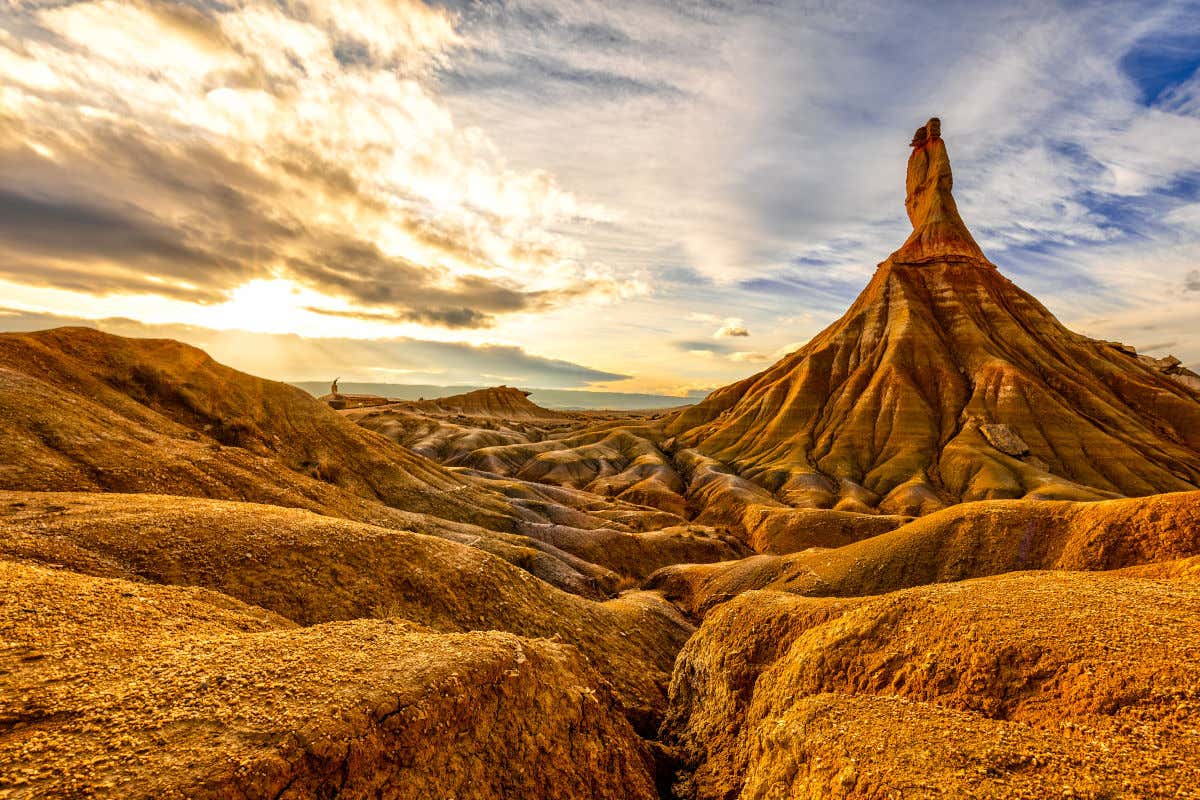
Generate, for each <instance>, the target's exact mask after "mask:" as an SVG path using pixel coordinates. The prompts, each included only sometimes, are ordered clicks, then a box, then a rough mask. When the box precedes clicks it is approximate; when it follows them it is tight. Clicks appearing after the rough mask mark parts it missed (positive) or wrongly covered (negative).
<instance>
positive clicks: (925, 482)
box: [668, 121, 1200, 514]
mask: <svg viewBox="0 0 1200 800" xmlns="http://www.w3.org/2000/svg"><path fill="white" fill-rule="evenodd" d="M934 122H935V121H931V123H930V125H929V126H926V128H925V129H923V130H925V131H926V134H925V138H921V137H920V136H918V140H917V141H916V142H915V143H914V150H913V154H912V156H911V158H910V161H909V181H908V184H909V185H908V198H907V202H906V206H907V208H908V212H909V216H910V219H911V220H912V223H913V233H912V236H910V237H909V239H908V241H907V242H905V244H904V245H903V246H902V247H901V248H900V249H899V250H897V251H896V252H895V253H894V254H892V256H891V257H890V258H888V259H887V260H886V261H884V262H883V263H882V264H880V265H879V268H878V269H877V271H876V273H875V276H874V277H873V278H872V280H871V282H870V284H869V285H868V286H867V288H866V289H865V290H864V291H863V293H862V294H861V295H859V297H858V299H857V300H856V301H855V302H854V304H853V305H852V306H851V308H850V310H849V311H847V312H846V314H845V315H844V316H843V317H842V318H841V319H839V320H838V321H837V322H835V323H833V324H832V325H831V326H830V327H828V328H826V329H825V330H824V331H822V332H821V333H819V334H818V335H817V336H816V337H814V338H813V340H812V341H810V342H809V343H808V344H806V345H805V346H804V347H802V348H801V349H800V350H798V351H796V352H795V353H792V354H791V355H789V356H787V357H786V358H784V359H783V360H782V361H780V362H778V363H776V364H775V365H774V366H772V367H770V368H769V369H767V370H766V371H764V372H762V373H759V374H758V375H755V376H753V377H750V378H748V379H746V380H744V381H742V382H740V383H737V384H733V385H731V386H727V387H725V388H723V389H719V390H717V391H716V392H714V393H713V394H711V395H709V397H707V398H706V399H705V400H704V401H703V402H702V403H700V404H699V405H697V406H695V407H693V408H690V409H686V410H684V411H682V412H680V413H679V414H678V415H677V416H676V417H675V418H674V419H673V420H671V421H670V422H669V424H668V431H669V432H670V433H673V434H675V435H676V436H677V440H678V442H679V445H680V446H681V447H690V448H695V449H696V450H698V451H699V452H700V453H702V454H704V455H705V456H707V457H710V458H713V459H716V460H717V461H719V462H721V463H723V464H725V465H728V466H729V467H730V468H732V469H733V470H734V471H735V472H736V473H737V474H738V475H740V476H741V477H742V478H745V479H749V480H750V481H753V482H754V483H755V484H757V485H759V486H761V487H763V488H764V489H766V490H767V491H768V492H770V493H771V494H772V495H773V496H774V497H775V498H776V499H777V500H779V501H781V502H782V503H784V504H786V505H789V506H793V507H817V508H837V509H841V510H847V511H867V512H875V511H882V512H886V513H895V514H925V513H929V512H931V511H935V510H938V509H940V508H944V507H946V506H948V505H951V504H954V503H959V502H964V501H971V500H985V499H994V498H1020V497H1028V498H1046V499H1048V498H1064V499H1081V500H1084V499H1100V498H1104V497H1114V496H1119V495H1124V496H1135V495H1147V494H1153V493H1157V492H1170V491H1184V490H1188V489H1194V488H1197V487H1200V395H1197V394H1196V393H1194V392H1192V391H1191V390H1189V389H1188V388H1186V387H1184V386H1182V385H1180V384H1179V383H1178V382H1176V381H1174V380H1172V379H1171V378H1170V377H1168V376H1166V375H1164V374H1162V373H1161V372H1160V371H1159V370H1156V369H1154V368H1152V367H1150V366H1148V365H1146V364H1144V363H1141V362H1139V361H1138V360H1136V359H1131V358H1129V357H1128V356H1127V355H1125V354H1123V353H1121V352H1119V351H1117V350H1115V349H1114V348H1112V347H1111V346H1109V345H1108V344H1107V343H1105V342H1100V341H1096V340H1092V339H1088V338H1087V337H1084V336H1081V335H1079V334H1076V333H1073V332H1072V331H1070V330H1068V329H1067V328H1066V327H1064V326H1063V325H1062V323H1060V322H1059V321H1058V320H1057V319H1056V318H1055V317H1054V315H1053V314H1051V313H1050V312H1049V311H1048V310H1047V309H1046V308H1045V307H1044V306H1043V305H1042V304H1041V303H1039V302H1038V301H1037V300H1036V299H1034V298H1033V297H1032V296H1031V295H1029V294H1028V293H1027V292H1025V291H1023V290H1021V289H1020V288H1019V287H1017V286H1016V285H1014V284H1013V283H1012V282H1011V281H1009V280H1008V279H1007V278H1005V277H1004V276H1003V275H1001V274H1000V273H999V271H998V270H997V269H996V268H995V267H994V266H993V265H992V264H991V263H989V262H988V261H987V260H986V259H985V258H984V257H983V254H982V252H981V251H980V250H979V247H978V245H976V244H975V242H974V239H973V238H972V237H971V235H970V232H969V231H967V229H966V226H965V225H964V224H963V222H962V219H961V218H960V216H959V214H958V211H957V208H956V207H955V204H954V198H953V196H952V194H951V186H952V178H951V173H950V165H949V160H948V157H947V155H946V148H945V143H944V142H943V141H942V139H941V138H940V129H939V128H938V126H936V125H934V124H933V123H934ZM1016 442H1020V443H1023V444H1024V445H1025V447H1021V448H1016V449H1014V446H1012V445H1013V443H1016Z"/></svg>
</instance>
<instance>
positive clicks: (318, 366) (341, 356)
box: [0, 309, 629, 389]
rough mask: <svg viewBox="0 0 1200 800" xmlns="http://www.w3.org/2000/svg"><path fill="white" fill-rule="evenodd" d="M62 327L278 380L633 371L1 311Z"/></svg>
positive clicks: (409, 343) (558, 380)
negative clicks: (191, 350)
mask: <svg viewBox="0 0 1200 800" xmlns="http://www.w3.org/2000/svg"><path fill="white" fill-rule="evenodd" d="M64 325H83V326H86V327H94V328H99V329H100V330H104V331H107V332H109V333H114V334H117V335H119V336H136V337H153V338H170V339H177V340H179V341H183V342H187V343H188V344H192V345H195V346H197V347H200V348H201V349H203V350H205V351H206V352H208V354H209V355H211V356H212V357H213V358H215V359H217V360H218V361H220V362H222V363H224V364H228V365H229V366H232V367H236V368H237V369H241V370H243V371H246V372H249V373H252V374H256V375H265V376H269V377H272V378H276V379H279V380H296V381H300V380H327V379H328V378H329V377H330V376H333V375H341V376H342V377H343V378H344V379H346V380H348V381H349V380H359V381H378V380H383V381H387V380H391V381H395V382H402V383H422V382H434V383H446V384H459V383H462V384H485V385H486V384H488V383H490V382H494V380H491V377H494V376H504V378H505V379H506V380H508V381H511V382H513V383H519V384H524V385H530V386H541V387H545V388H564V389H565V388H578V387H586V386H590V385H593V384H598V383H609V382H612V381H619V380H624V379H627V378H628V377H629V376H628V375H622V374H620V373H614V372H607V371H604V370H598V369H592V368H590V367H587V366H584V365H582V364H576V363H573V362H570V361H566V360H562V359H554V358H545V357H542V356H538V355H534V354H531V353H528V352H526V351H525V350H524V349H522V348H520V347H513V346H507V345H479V346H472V345H468V344H463V343H459V342H437V341H424V340H419V339H408V338H390V339H378V340H373V339H345V338H324V337H301V336H298V335H296V334H263V333H250V332H247V331H237V330H232V331H218V330H213V329H210V328H201V327H196V326H186V325H147V324H144V323H141V322H137V321H134V320H128V319H104V320H85V319H79V318H72V317H64V316H60V315H56V314H48V313H39V312H28V311H20V310H15V309H0V330H8V331H32V330H42V329H46V328H52V327H59V326H64Z"/></svg>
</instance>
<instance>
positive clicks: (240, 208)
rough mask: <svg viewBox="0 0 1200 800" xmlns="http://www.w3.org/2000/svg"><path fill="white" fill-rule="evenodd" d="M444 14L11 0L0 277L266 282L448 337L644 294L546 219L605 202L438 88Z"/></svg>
mask: <svg viewBox="0 0 1200 800" xmlns="http://www.w3.org/2000/svg"><path fill="white" fill-rule="evenodd" d="M454 23H455V16H454V15H453V14H451V13H450V12H448V11H446V10H445V9H441V8H438V7H435V6H431V5H426V4H424V3H422V2H419V0H331V2H321V3H317V2H311V3H310V2H304V1H303V0H299V1H298V2H289V3H285V4H283V5H282V6H276V5H274V4H271V3H267V2H264V1H263V0H248V1H247V2H244V3H238V4H232V5H204V4H196V5H177V4H173V3H165V2H155V1H153V0H85V1H84V2H77V3H73V4H70V5H61V6H53V7H46V8H40V7H38V6H36V5H35V6H29V7H23V8H19V9H18V11H16V12H14V13H12V14H10V16H8V17H6V18H3V19H0V26H2V27H3V28H4V29H8V28H10V27H12V28H13V29H16V30H19V33H20V36H19V38H17V37H14V36H11V35H9V34H8V33H7V32H6V33H5V34H4V35H3V36H0V81H3V82H4V84H5V92H6V96H5V103H4V106H3V108H4V111H3V112H2V113H0V168H2V169H3V170H4V173H5V189H4V193H3V195H2V196H0V216H2V217H3V218H4V219H3V220H0V254H2V255H3V259H0V275H3V276H5V277H9V278H11V279H12V280H15V281H18V282H31V283H33V284H36V285H42V286H53V287H59V288H69V289H86V288H89V287H90V289H91V291H93V292H95V293H97V294H101V295H102V294H112V293H153V294H162V295H164V296H170V297H174V298H189V297H190V298H191V299H192V300H194V301H195V302H197V303H212V302H216V301H219V300H220V299H221V298H223V297H228V296H229V295H230V293H231V292H232V291H233V290H235V289H236V288H237V287H239V286H241V285H244V284H245V283H247V282H250V281H254V280H267V279H276V278H282V279H288V280H292V281H295V282H297V283H299V284H301V285H304V286H307V287H310V288H313V289H316V290H318V291H320V292H324V293H326V294H328V295H329V296H330V297H331V298H334V299H337V300H339V301H347V302H350V303H354V304H360V305H362V306H366V307H367V308H365V309H364V311H366V312H367V313H380V314H384V315H386V314H388V313H390V314H391V315H392V316H393V317H394V318H396V319H403V320H407V321H410V322H413V323H419V324H428V325H432V326H443V327H452V328H463V327H468V326H473V327H479V326H486V325H489V324H491V323H492V322H493V321H494V319H495V317H496V316H502V315H509V314H517V313H538V312H541V311H545V310H547V309H550V308H554V307H557V306H560V305H565V304H580V303H593V302H609V301H611V300H612V299H613V298H616V297H620V296H627V295H628V294H630V293H636V292H638V291H642V290H644V287H642V286H641V285H640V284H638V283H637V282H636V281H633V280H628V279H620V278H617V277H615V276H614V275H613V273H612V270H611V269H610V268H608V267H607V266H605V265H603V264H600V263H598V262H596V261H594V260H589V259H587V258H586V248H585V247H584V246H583V245H582V243H581V242H580V241H579V240H578V239H575V238H572V237H571V236H569V235H566V234H564V233H562V232H560V231H558V230H556V228H560V227H561V226H562V225H564V224H565V223H570V222H573V221H590V220H604V219H607V218H608V217H607V215H606V212H604V210H603V209H601V208H600V207H599V206H597V205H595V204H588V203H585V202H583V201H580V200H578V199H577V198H576V197H575V196H574V195H573V194H571V193H570V192H567V191H564V190H563V189H561V188H560V187H559V185H558V183H557V181H556V179H555V178H554V177H553V175H551V174H550V173H549V172H547V171H545V170H543V169H538V168H532V169H524V170H521V169H515V168H513V167H511V166H510V165H509V164H508V163H507V161H506V159H505V158H504V157H503V156H502V155H501V154H500V152H499V150H498V148H497V147H496V145H495V144H494V143H493V142H492V141H491V140H490V139H488V137H487V136H486V135H484V134H483V133H482V132H481V131H479V130H478V129H472V128H469V127H465V128H464V127H460V126H458V125H456V123H455V121H454V118H453V116H452V114H451V113H450V112H449V111H448V110H447V109H446V108H445V107H444V105H442V104H441V103H440V102H439V99H438V98H437V96H436V95H435V94H433V93H432V92H431V90H430V88H429V86H430V82H431V81H432V78H431V72H430V70H431V69H432V68H433V67H436V66H437V65H439V64H443V63H445V59H447V58H448V57H449V56H450V54H451V53H453V52H455V51H456V50H458V49H460V48H462V47H464V46H465V44H466V41H465V40H464V38H463V37H462V36H461V35H460V34H459V33H458V32H457V31H456V29H455V27H454ZM131 54H136V57H131ZM88 276H91V277H88ZM89 281H90V283H89ZM98 302H100V303H101V304H103V302H104V300H103V299H100V300H99V301H98Z"/></svg>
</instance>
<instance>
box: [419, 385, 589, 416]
mask: <svg viewBox="0 0 1200 800" xmlns="http://www.w3.org/2000/svg"><path fill="white" fill-rule="evenodd" d="M529 394H530V393H529V392H526V391H522V390H521V389H517V388H514V387H512V386H492V387H490V388H487V389H476V390H475V391H473V392H467V393H465V394H456V395H452V396H451V397H439V398H437V399H436V400H416V401H409V402H405V403H401V404H398V405H401V406H403V407H405V408H407V409H411V410H413V411H418V412H421V413H423V414H462V415H465V416H468V417H499V418H501V419H506V420H524V419H570V418H571V415H570V414H564V413H562V412H560V411H551V410H550V409H548V408H542V407H541V406H539V405H537V404H536V403H534V402H533V401H532V400H530V399H529Z"/></svg>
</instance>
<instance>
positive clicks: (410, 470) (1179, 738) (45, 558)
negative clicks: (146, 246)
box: [0, 120, 1200, 800]
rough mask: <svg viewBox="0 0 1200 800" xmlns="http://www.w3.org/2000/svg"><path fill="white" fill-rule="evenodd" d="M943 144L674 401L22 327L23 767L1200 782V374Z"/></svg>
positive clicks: (908, 792) (873, 796)
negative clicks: (855, 245) (1129, 320)
mask: <svg viewBox="0 0 1200 800" xmlns="http://www.w3.org/2000/svg"><path fill="white" fill-rule="evenodd" d="M901 144H902V143H901ZM898 149H901V148H898ZM898 166H899V164H898ZM907 181H908V183H907V190H906V208H907V210H908V215H909V219H910V221H911V222H912V225H913V232H912V235H911V237H910V238H909V239H908V241H906V242H905V243H904V244H903V245H902V246H901V248H900V249H899V250H897V251H896V252H895V253H893V254H892V255H891V257H889V258H888V259H887V260H886V261H884V262H883V263H882V264H880V265H879V268H878V271H877V272H876V274H875V276H874V278H873V279H872V280H871V282H870V284H869V285H868V286H867V288H866V289H865V290H864V291H863V293H862V295H861V296H860V297H859V298H858V299H857V300H856V301H855V303H854V304H853V306H852V307H851V308H850V310H849V311H848V312H847V313H846V314H845V316H843V317H842V318H841V319H840V320H838V321H837V322H835V323H834V324H833V325H831V326H830V327H829V328H828V329H826V330H825V331H823V332H822V333H820V334H819V335H818V336H816V337H815V338H814V339H813V340H812V341H811V342H810V343H809V344H807V345H806V346H804V347H803V348H801V349H800V350H798V351H797V352H795V353H793V354H791V355H790V356H788V357H786V358H785V359H783V360H782V361H780V362H779V363H777V364H775V365H774V366H772V367H770V368H769V369H767V370H765V371H764V372H762V373H760V374H758V375H755V376H753V377H751V378H748V379H746V380H745V381H742V382H740V383H737V384H734V385H732V386H728V387H725V388H723V389H720V390H718V391H716V392H714V393H713V394H712V395H710V396H709V397H708V398H707V399H705V400H704V401H703V402H702V403H700V404H698V405H696V406H693V407H688V408H684V409H679V410H674V411H671V412H666V413H664V412H658V413H637V412H621V413H613V414H604V413H573V412H572V413H566V412H557V411H550V410H547V409H543V408H540V407H539V406H537V405H536V404H534V403H533V402H531V401H530V399H529V397H528V396H527V395H526V394H525V393H524V392H523V391H521V390H519V389H515V388H512V387H506V386H502V387H496V388H493V389H485V390H479V391H473V392H470V393H467V394H464V395H459V396H456V397H448V398H440V399H437V400H424V401H415V402H390V401H387V400H386V398H366V399H363V398H359V399H354V398H351V399H350V400H349V401H347V400H346V398H347V397H349V396H342V395H340V393H338V392H337V391H336V389H335V391H334V392H331V394H330V395H329V396H327V397H325V398H322V399H317V398H314V397H312V396H310V395H308V394H307V393H305V392H303V391H301V390H299V389H296V388H294V387H291V386H289V385H287V384H283V383H277V382H274V381H269V380H265V379H262V378H257V377H254V376H251V375H246V374H244V373H241V372H238V371H236V370H233V369H231V368H229V367H226V366H223V365H221V364H219V363H217V362H215V361H214V360H213V359H211V358H210V357H209V356H208V355H206V354H205V353H203V352H202V351H200V350H197V349H195V348H192V347H189V346H187V345H184V344H180V343H178V342H173V341H163V340H136V339H125V338H120V337H116V336H111V335H108V334H105V333H101V332H98V331H95V330H91V329H84V328H63V329H56V330H51V331H42V332H38V333H23V334H0V447H2V448H3V452H4V453H5V457H4V458H3V459H0V800H10V799H11V800H16V799H17V798H21V799H22V800H24V799H25V798H82V797H100V798H114V799H117V798H120V799H121V800H124V798H181V799H182V798H220V799H221V800H259V799H262V800H266V799H267V798H271V799H274V800H303V799H305V798H333V797H339V798H349V799H350V800H357V799H358V798H363V799H364V800H365V799H366V798H375V799H378V798H384V799H386V800H410V799H412V798H457V799H458V800H493V798H494V799H495V800H502V799H503V800H542V799H543V798H546V799H549V798H553V799H555V800H557V799H558V798H565V799H566V800H574V799H575V798H579V799H581V800H583V799H585V798H587V799H591V800H607V799H608V798H611V799H612V800H655V799H656V798H657V799H658V800H769V799H773V798H779V799H780V800H782V799H783V798H814V799H815V798H837V799H839V800H850V799H851V798H853V799H856V800H857V799H860V798H861V799H862V800H882V799H883V798H905V800H908V799H909V798H947V799H949V798H1030V799H1033V798H1037V799H1038V800H1041V799H1042V798H1076V799H1077V800H1081V799H1082V798H1089V799H1090V800H1114V799H1115V798H1121V799H1122V800H1135V799H1140V798H1200V637H1198V636H1197V635H1196V632H1197V631H1198V630H1200V394H1197V392H1196V390H1195V388H1194V386H1191V385H1190V384H1189V381H1190V379H1191V376H1189V375H1187V374H1185V373H1184V372H1183V371H1182V370H1181V369H1180V368H1179V365H1178V364H1177V363H1176V362H1174V361H1172V360H1171V359H1163V360H1155V359H1149V358H1146V357H1143V356H1139V355H1138V354H1137V353H1135V352H1132V351H1131V349H1129V348H1126V347H1124V346H1118V345H1115V344H1113V343H1108V342H1100V341H1094V340H1091V339H1088V338H1086V337H1083V336H1080V335H1078V334H1075V333H1072V332H1071V331H1069V330H1067V329H1066V328H1064V327H1063V326H1062V325H1061V324H1060V323H1059V322H1058V321H1057V320H1056V319H1055V318H1054V317H1053V316H1052V315H1051V314H1050V312H1049V311H1047V310H1046V309H1045V308H1044V307H1043V306H1042V305H1040V304H1039V303H1038V302H1037V301H1036V300H1035V299H1034V298H1033V297H1031V296H1030V295H1028V294H1027V293H1025V292H1023V291H1022V290H1020V289H1019V288H1017V287H1016V286H1014V285H1013V284H1012V283H1011V282H1009V281H1008V280H1007V279H1005V278H1004V277H1003V276H1002V275H1001V274H1000V273H999V271H998V270H997V269H996V267H995V266H994V265H993V264H991V263H990V262H989V261H988V260H987V258H986V256H985V255H984V254H983V252H982V251H981V249H980V248H979V246H978V245H977V243H976V242H975V241H974V239H973V237H972V236H971V234H970V232H969V231H968V230H967V228H966V226H965V224H964V223H963V221H962V219H961V217H960V215H959V213H958V210H957V208H956V206H955V203H954V198H953V196H952V191H951V190H952V176H951V171H950V163H949V157H948V154H947V148H946V143H945V141H944V140H943V139H942V136H941V127H940V123H938V121H937V120H931V121H930V122H929V123H927V124H926V125H925V126H922V128H920V129H919V130H918V133H917V136H916V137H914V140H913V142H912V147H911V154H910V156H909V162H908V178H907ZM897 213H899V205H898V204H897ZM339 397H340V398H341V400H339Z"/></svg>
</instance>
